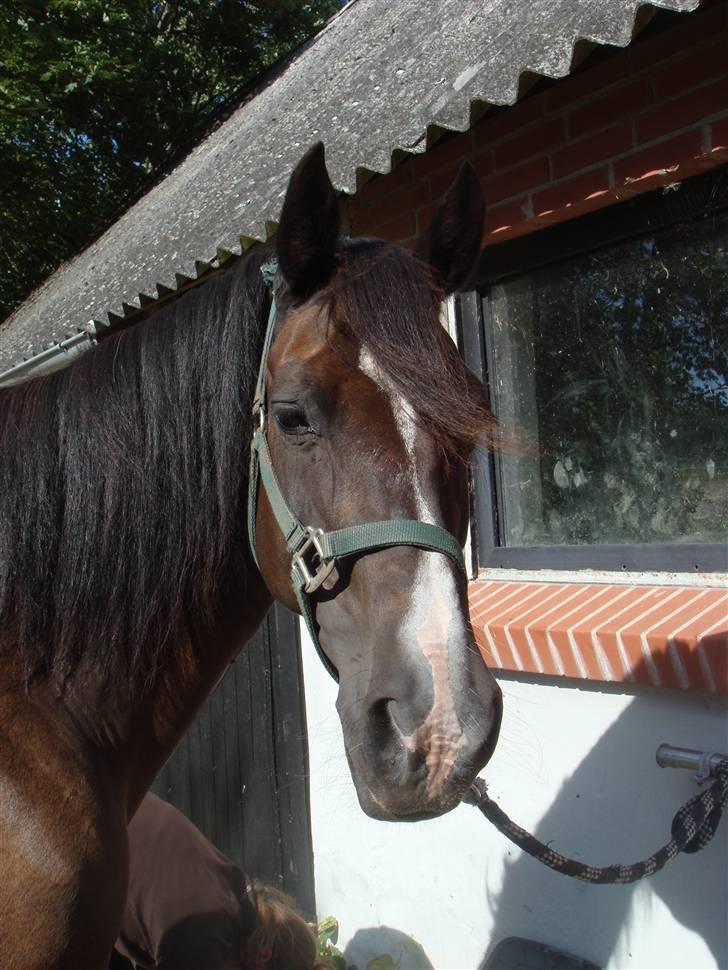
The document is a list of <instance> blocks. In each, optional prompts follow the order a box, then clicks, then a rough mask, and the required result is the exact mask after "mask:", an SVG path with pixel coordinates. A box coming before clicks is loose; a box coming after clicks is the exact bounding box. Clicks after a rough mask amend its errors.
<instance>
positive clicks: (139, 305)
mask: <svg viewBox="0 0 728 970" xmlns="http://www.w3.org/2000/svg"><path fill="white" fill-rule="evenodd" d="M353 3H356V0H351V3H350V4H348V5H347V7H348V6H351V5H352V4H353ZM701 3H702V0H695V2H694V4H693V5H690V6H689V7H688V9H687V11H686V12H693V11H695V10H697V9H698V7H699V6H700V5H701ZM347 7H344V8H342V10H340V11H339V12H338V13H337V14H335V15H334V17H332V18H331V20H329V21H328V23H327V24H326V25H325V27H323V28H322V30H321V31H319V33H318V34H316V35H315V37H314V38H311V39H310V40H309V41H308V42H306V43H307V44H308V43H311V42H314V41H316V40H317V39H318V38H319V37H321V36H322V34H324V33H325V32H326V31H328V30H329V29H330V27H331V25H332V23H334V22H335V21H336V20H338V19H339V17H341V16H342V15H343V14H345V12H346V9H347ZM666 9H671V8H670V7H669V6H666V5H664V4H662V3H660V0H655V2H650V0H644V2H641V3H638V4H637V6H636V7H635V12H634V17H633V19H632V24H631V27H630V28H629V30H625V31H624V35H623V37H621V38H620V39H619V40H618V42H617V43H615V44H605V43H604V42H603V41H601V40H599V39H598V38H594V37H590V36H588V35H585V34H579V35H577V36H576V37H575V38H574V41H573V43H572V49H571V57H570V60H569V65H568V68H567V69H566V70H565V71H562V72H561V73H549V74H546V73H543V72H542V71H536V70H533V69H530V68H529V67H528V66H527V65H526V66H524V68H523V69H522V70H521V71H520V72H519V74H518V80H517V84H516V85H515V87H516V90H515V91H514V97H513V99H512V100H508V101H505V102H499V103H495V102H485V101H483V100H481V99H473V100H471V101H470V102H469V112H468V119H467V123H466V124H465V125H463V126H442V125H438V124H429V125H427V126H426V127H425V129H424V130H423V132H422V134H421V136H420V137H419V139H417V141H416V142H415V143H410V144H409V145H407V146H403V145H395V146H393V147H392V148H391V149H390V150H389V159H390V163H389V167H388V168H383V169H382V170H373V169H370V168H367V167H366V166H363V165H357V166H355V167H354V172H353V174H354V178H353V180H352V181H351V184H354V185H355V186H356V190H357V191H358V190H359V189H360V188H361V187H362V186H363V185H364V184H366V182H368V181H370V180H371V179H372V178H375V177H377V176H381V175H387V174H389V173H391V172H392V171H393V170H394V169H395V168H397V167H398V166H399V165H400V164H402V163H403V162H404V161H406V159H407V158H410V157H413V156H416V155H421V154H424V153H425V152H427V151H429V150H430V149H431V148H432V147H434V145H435V144H437V143H438V142H439V141H440V140H441V139H442V138H443V137H445V136H446V135H448V134H461V133H463V132H465V131H469V130H470V129H471V128H472V127H473V126H474V125H475V124H476V123H477V122H478V121H480V120H481V119H482V118H483V117H484V116H485V115H486V114H487V113H488V112H489V111H491V110H493V109H497V108H507V107H512V106H513V105H514V104H516V103H518V101H520V100H521V99H522V98H523V97H525V95H526V94H527V93H528V91H530V90H531V89H532V88H533V86H534V85H535V84H536V83H538V82H539V81H542V80H551V81H557V80H561V79H563V78H565V77H568V76H570V75H571V74H572V73H573V72H574V70H575V68H576V67H578V66H579V64H581V63H582V62H583V60H584V59H585V57H587V56H588V55H589V54H590V53H591V52H592V51H594V50H595V49H597V48H602V49H608V48H610V47H613V48H614V49H620V48H624V47H627V46H628V45H629V44H630V43H631V42H632V41H633V40H634V38H635V36H637V34H639V33H640V32H641V30H642V29H643V28H644V27H645V26H646V24H647V23H648V22H649V21H650V20H651V19H652V17H653V16H654V15H655V14H656V13H658V12H660V11H664V10H666ZM291 56H293V54H292V55H291ZM285 60H287V59H285ZM223 123H224V122H223ZM334 184H335V188H336V189H337V191H339V192H340V193H341V194H350V193H347V191H346V188H345V187H343V186H342V185H341V184H339V185H337V184H336V182H335V183H334ZM137 201H138V200H137ZM277 227H278V223H277V222H276V221H274V220H265V221H264V223H263V225H262V226H261V227H260V231H259V232H258V233H257V234H256V235H255V236H251V235H249V234H246V235H241V236H240V237H239V245H238V247H236V248H235V249H232V250H231V249H230V248H229V247H227V248H222V247H221V246H217V247H216V252H215V254H214V255H207V256H205V255H202V254H201V255H200V256H199V257H198V258H197V259H196V260H195V275H194V276H191V275H190V274H189V272H187V273H186V272H183V271H176V272H175V285H174V286H172V287H170V286H169V285H168V284H167V283H162V282H161V281H158V282H157V283H156V284H155V289H156V294H154V295H153V294H150V293H138V294H137V295H136V297H135V298H131V301H129V300H127V301H126V302H122V303H121V304H120V305H116V306H115V307H108V308H107V309H106V311H105V314H106V319H105V320H103V319H98V318H94V319H92V320H89V321H85V322H84V323H83V324H82V325H79V326H78V327H77V328H76V329H75V330H74V331H73V333H83V332H85V331H88V330H89V329H90V328H96V330H98V329H99V328H100V329H101V330H104V329H107V328H109V327H113V326H114V325H115V324H118V323H119V322H121V321H126V320H128V319H129V317H131V316H134V315H136V314H137V313H139V312H140V310H141V309H143V308H146V307H148V306H149V305H150V304H153V303H156V302H157V301H158V300H160V299H161V298H163V297H169V296H170V294H171V293H174V292H175V291H176V290H180V289H182V288H184V287H185V286H187V285H189V283H190V282H191V281H193V280H195V279H201V278H202V277H203V276H204V275H205V274H206V273H208V272H210V271H211V270H214V269H217V268H219V267H220V266H222V265H223V264H224V263H225V262H227V260H228V259H230V258H232V257H239V256H241V255H242V254H243V253H244V252H246V251H247V250H248V249H250V248H252V247H253V246H255V245H258V244H261V243H264V242H267V241H269V240H270V239H271V238H272V237H273V236H274V235H275V232H276V229H277ZM84 251H85V250H84ZM66 265H67V263H63V264H62V265H61V266H60V267H58V269H57V270H56V271H55V272H54V273H53V274H51V276H49V277H48V279H47V280H45V281H44V282H43V283H42V284H41V285H40V286H39V287H38V288H37V289H36V290H35V291H34V292H33V293H32V294H31V295H30V297H29V298H28V300H26V301H25V302H24V303H23V304H21V306H20V307H19V308H18V309H17V310H16V311H15V312H14V313H13V314H11V315H10V316H9V317H8V318H7V319H6V320H5V321H4V322H3V323H0V331H2V330H4V329H5V328H6V327H8V328H10V327H11V326H12V323H13V319H14V318H15V316H16V315H17V314H18V313H19V312H20V311H22V310H24V309H25V308H27V306H28V305H29V304H31V303H32V302H34V300H35V299H36V298H37V296H38V295H39V294H40V292H41V291H42V290H44V289H45V288H46V287H47V286H52V285H53V282H54V278H55V277H56V276H57V275H58V274H59V273H60V272H61V271H62V270H63V269H64V267H65V266H66ZM66 336H68V330H66ZM63 339H64V334H62V333H59V334H58V336H57V338H56V339H55V340H54V341H50V342H48V341H46V342H45V347H39V348H37V349H36V348H35V347H33V348H29V352H28V354H27V355H26V356H24V358H23V359H24V361H27V362H30V361H32V360H33V359H34V358H35V357H36V356H39V355H40V354H45V355H47V354H48V352H49V349H51V348H52V346H54V345H56V344H57V345H60V343H61V341H62V340H63ZM59 353H63V351H61V350H59ZM10 369H14V368H10ZM7 373H8V371H3V372H0V385H2V383H3V382H4V379H5V377H6V375H7Z"/></svg>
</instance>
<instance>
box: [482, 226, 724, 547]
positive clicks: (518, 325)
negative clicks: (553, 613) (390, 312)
mask: <svg viewBox="0 0 728 970" xmlns="http://www.w3.org/2000/svg"><path fill="white" fill-rule="evenodd" d="M490 301H491V319H492V331H493V338H492V340H493V343H492V353H491V357H492V359H491V361H490V368H491V374H490V378H491V388H492V393H493V396H494V402H493V403H494V407H495V411H496V413H497V415H498V417H499V419H500V421H501V424H502V426H503V428H504V431H505V433H506V439H507V444H506V445H505V447H504V448H503V450H502V451H501V453H500V454H499V456H498V458H497V461H496V473H497V474H496V478H497V490H498V500H499V501H498V506H499V513H500V514H499V528H500V532H501V535H500V542H501V543H502V544H504V545H506V546H538V545H564V544H569V545H574V544H576V545H578V544H585V543H589V544H592V543H657V542H670V543H672V542H697V543H702V542H710V543H714V542H722V541H725V539H726V534H727V533H728V427H727V424H728V421H727V419H728V214H726V213H720V214H718V215H714V216H711V217H710V218H706V219H704V220H702V221H701V222H697V223H693V224H691V225H689V226H681V227H673V228H671V229H669V230H666V231H662V232H660V233H658V234H656V235H652V236H648V237H646V238H641V239H638V240H630V241H628V242H624V243H620V244H619V245H617V246H614V247H612V248H609V249H605V250H601V251H598V252H594V253H591V254H588V255H582V256H579V257H576V258H574V259H570V260H568V261H567V262H563V263H560V264H558V265H552V266H549V267H547V268H544V269H539V270H537V271H535V272H532V273H529V274H528V275H526V276H523V277H520V278H518V279H513V280H510V281H508V282H506V283H503V284H499V285H497V286H494V287H493V288H492V289H491V293H490Z"/></svg>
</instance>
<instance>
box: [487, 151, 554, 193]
mask: <svg viewBox="0 0 728 970" xmlns="http://www.w3.org/2000/svg"><path fill="white" fill-rule="evenodd" d="M548 180H549V163H548V159H547V158H546V157H545V156H544V157H542V158H533V159H531V161H530V162H526V163H525V164H523V165H519V166H518V167H517V168H512V169H510V171H508V172H503V173H502V174H501V175H496V176H494V177H493V178H491V179H487V180H486V181H485V182H484V183H483V192H484V194H485V201H486V204H491V205H492V204H493V203H495V202H500V201H501V199H508V198H510V197H511V196H514V195H520V194H521V193H522V192H527V191H528V190H529V189H532V188H535V187H536V186H541V185H543V184H544V183H545V182H548Z"/></svg>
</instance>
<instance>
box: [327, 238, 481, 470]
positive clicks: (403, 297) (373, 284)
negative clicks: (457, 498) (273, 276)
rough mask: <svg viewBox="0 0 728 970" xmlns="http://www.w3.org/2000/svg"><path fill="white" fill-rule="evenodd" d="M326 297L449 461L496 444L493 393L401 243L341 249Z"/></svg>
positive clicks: (437, 293)
mask: <svg viewBox="0 0 728 970" xmlns="http://www.w3.org/2000/svg"><path fill="white" fill-rule="evenodd" d="M321 298H322V299H325V300H327V301H328V303H329V307H330V311H331V313H332V315H333V317H334V319H335V321H336V326H337V327H339V328H341V329H342V330H343V331H344V332H345V334H346V335H347V336H348V337H349V338H350V339H352V340H353V341H354V343H355V344H357V345H358V346H360V347H363V348H366V351H367V353H368V354H369V355H370V356H371V358H373V360H374V361H375V362H376V364H377V366H378V367H379V368H381V370H382V372H383V373H384V374H386V376H387V378H388V380H389V381H391V383H392V385H393V387H394V388H395V389H396V391H397V392H398V393H399V394H400V395H401V396H402V397H403V398H404V399H405V400H406V401H407V402H408V404H409V406H410V408H411V410H412V412H413V413H414V415H415V417H416V420H417V421H418V423H419V424H420V425H422V426H423V427H424V428H425V429H426V430H427V431H429V433H430V434H432V435H433V437H434V438H435V439H436V441H437V443H438V444H439V445H440V446H441V447H442V448H443V449H444V451H445V452H446V453H447V454H449V455H450V456H456V457H458V458H463V457H465V458H467V457H468V456H469V454H470V452H471V450H472V448H473V447H474V446H475V445H477V444H490V443H492V441H493V438H494V433H495V419H494V418H493V415H492V413H491V411H490V409H489V405H488V401H487V395H486V392H485V389H484V388H483V386H482V384H481V383H480V382H479V381H478V380H477V379H476V378H475V377H474V376H473V375H472V374H471V373H470V372H469V371H468V370H467V368H466V367H465V365H464V363H463V361H462V359H461V358H460V355H459V354H458V352H457V349H456V347H455V345H454V344H453V342H452V340H451V339H450V337H449V335H448V333H447V331H446V330H445V328H444V327H443V326H442V323H441V316H440V314H441V309H442V303H443V299H444V295H443V293H442V290H440V289H439V288H438V286H437V284H436V282H435V279H434V276H433V273H432V272H431V270H430V268H429V267H428V266H427V265H426V264H425V263H423V262H422V261H421V260H419V259H418V258H417V257H415V256H414V255H413V254H412V253H410V252H408V251H407V250H406V249H404V248H402V247H401V246H397V245H395V244H391V243H386V242H382V241H381V240H354V241H352V242H349V243H347V244H345V245H344V246H343V247H342V248H341V250H340V253H339V260H338V266H337V271H336V273H335V274H334V276H333V277H332V279H331V281H330V283H329V284H328V286H327V288H326V290H325V291H324V292H323V293H322V294H321Z"/></svg>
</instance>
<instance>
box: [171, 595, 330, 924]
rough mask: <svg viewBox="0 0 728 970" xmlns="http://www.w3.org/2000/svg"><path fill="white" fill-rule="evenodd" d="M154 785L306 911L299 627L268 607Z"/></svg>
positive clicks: (308, 869)
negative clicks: (253, 634)
mask: <svg viewBox="0 0 728 970" xmlns="http://www.w3.org/2000/svg"><path fill="white" fill-rule="evenodd" d="M153 790H154V791H155V792H156V793H157V794H158V795H161V796H162V797H163V798H166V799H167V800H168V801H170V802H172V804H173V805H176V806H177V807H178V808H179V809H180V810H181V811H182V812H184V814H185V815H187V816H188V818H190V819H191V820H192V821H193V822H194V824H195V825H196V826H197V827H198V828H199V829H200V831H202V832H204V834H205V835H206V836H207V838H209V839H210V841H211V842H213V843H214V844H215V845H216V846H218V848H219V849H221V851H222V852H224V853H225V854H226V855H228V856H229V857H230V858H231V859H233V860H234V861H235V862H237V863H238V865H240V866H242V867H243V868H244V869H245V870H246V872H248V873H249V874H250V875H251V876H255V877H258V878H260V879H263V880H264V881H265V882H269V883H272V884H273V885H276V886H279V887H280V888H281V889H283V890H284V891H285V892H287V893H289V894H290V895H291V896H293V897H294V898H295V899H296V901H297V902H298V904H299V906H300V907H301V908H302V909H303V910H304V912H306V913H309V914H313V912H314V910H315V901H314V886H313V854H312V846H311V829H310V812H309V794H308V745H307V738H306V713H305V704H304V697H303V678H302V672H301V664H300V655H299V644H298V624H297V621H296V618H295V617H294V616H293V615H292V614H291V613H289V612H288V611H287V610H286V609H284V608H283V607H280V606H276V607H275V608H274V609H273V610H272V611H271V613H270V614H269V616H268V618H267V620H266V622H265V623H264V624H263V626H262V627H261V629H260V630H259V632H258V633H257V635H256V636H255V637H254V639H253V640H252V641H251V642H250V643H249V644H248V646H247V647H246V649H245V650H244V651H243V653H242V654H241V655H240V656H239V657H238V658H237V660H236V661H235V663H233V664H232V666H231V667H230V669H229V670H228V672H227V674H226V675H225V677H224V678H223V680H222V681H221V683H220V684H219V686H218V687H217V690H216V691H215V693H214V694H213V695H212V697H211V698H210V700H209V701H208V703H207V705H206V707H205V708H204V709H203V711H202V713H201V714H200V717H199V718H198V719H197V721H196V722H195V723H194V724H193V725H192V727H191V728H190V730H189V731H188V732H187V735H186V736H185V737H184V738H183V739H182V741H181V742H180V744H179V745H178V747H177V749H176V750H175V752H174V754H173V755H172V757H171V758H170V759H169V761H168V762H167V764H166V765H165V766H164V768H163V769H162V771H161V772H160V773H159V776H158V777H157V779H156V781H155V783H154V785H153Z"/></svg>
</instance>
